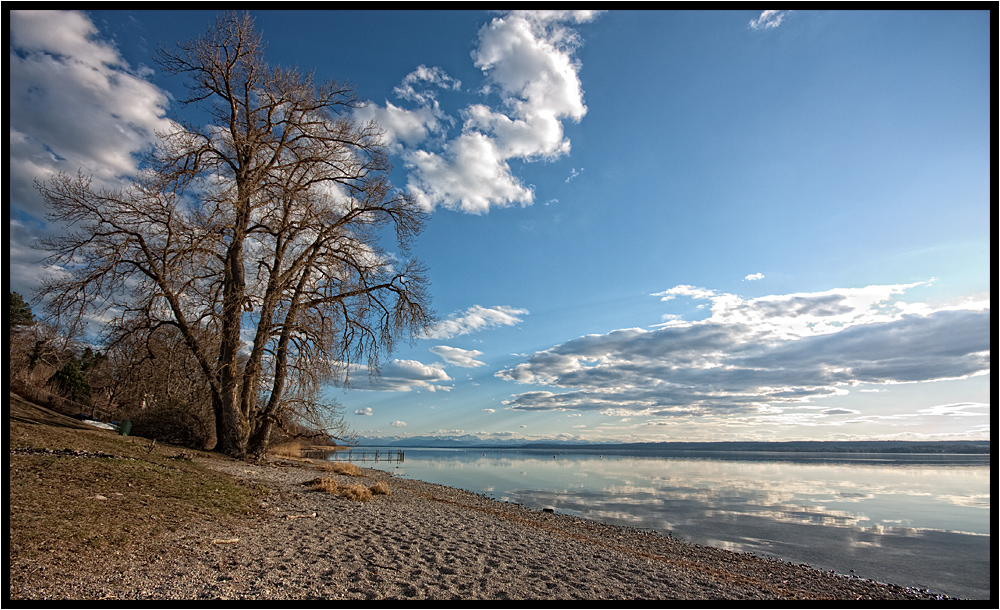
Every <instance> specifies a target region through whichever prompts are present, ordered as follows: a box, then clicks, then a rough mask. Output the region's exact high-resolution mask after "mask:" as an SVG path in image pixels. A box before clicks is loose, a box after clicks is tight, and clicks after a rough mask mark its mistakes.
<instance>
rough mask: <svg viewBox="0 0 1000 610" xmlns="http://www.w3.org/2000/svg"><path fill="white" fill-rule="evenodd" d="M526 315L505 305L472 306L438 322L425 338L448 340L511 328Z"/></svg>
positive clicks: (525, 312)
mask: <svg viewBox="0 0 1000 610" xmlns="http://www.w3.org/2000/svg"><path fill="white" fill-rule="evenodd" d="M527 313H528V310H527V309H516V308H514V307H508V306H506V305H501V306H498V307H482V306H480V305H473V306H472V307H470V308H469V309H467V310H466V311H465V312H463V313H454V314H452V315H450V316H448V317H447V318H446V319H444V320H442V321H440V322H438V323H437V324H436V325H435V326H434V328H432V329H430V330H429V331H427V337H428V338H431V339H449V338H451V337H456V336H458V335H466V334H469V333H472V332H476V331H479V330H483V329H486V328H491V327H494V326H513V325H515V324H517V323H518V322H520V321H521V316H523V315H525V314H527Z"/></svg>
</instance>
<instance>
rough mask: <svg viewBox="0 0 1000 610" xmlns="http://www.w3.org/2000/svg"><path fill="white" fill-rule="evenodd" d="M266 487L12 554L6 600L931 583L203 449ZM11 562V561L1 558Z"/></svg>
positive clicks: (716, 593)
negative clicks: (142, 523) (237, 459)
mask: <svg viewBox="0 0 1000 610" xmlns="http://www.w3.org/2000/svg"><path fill="white" fill-rule="evenodd" d="M211 465H212V466H213V467H215V468H218V469H220V470H225V471H226V472H229V473H230V474H232V475H234V476H237V477H240V478H243V479H249V480H252V481H254V482H257V483H261V484H263V485H265V486H267V487H268V488H269V489H270V494H269V495H268V497H267V498H266V499H265V500H263V501H262V502H261V506H260V510H258V511H255V512H254V513H253V514H252V515H249V516H247V517H246V518H244V519H238V520H233V521H230V522H226V523H219V522H211V521H205V522H199V523H197V524H196V525H194V526H192V527H191V528H188V529H186V530H185V531H178V532H175V533H172V534H169V535H166V536H163V537H157V538H155V539H151V540H148V541H146V542H145V543H144V544H139V545H135V546H134V547H129V548H128V549H123V550H120V551H117V552H116V553H114V554H112V555H110V556H108V557H105V558H102V560H101V561H81V562H80V563H79V564H78V565H74V566H60V567H59V568H58V570H57V571H58V573H59V575H58V577H54V575H53V574H52V572H53V571H56V570H54V569H53V568H51V567H49V568H48V570H46V569H45V567H44V566H38V567H37V568H36V569H34V570H32V569H31V568H30V567H28V568H26V567H25V566H17V573H18V574H19V576H18V581H17V582H11V583H10V592H11V597H12V598H19V599H131V600H137V599H185V600H193V599H297V600H299V599H350V600H357V599H365V600H368V599H435V600H443V599H461V600H476V599H491V600H503V599H527V600H548V599H553V600H555V599H588V600H589V599H595V600H596V599H616V600H639V599H680V600H702V599H717V600H718V599H726V600H736V599H810V600H813V599H837V600H859V599H875V600H903V599H928V598H931V596H930V595H928V594H926V593H923V592H920V591H914V590H910V589H905V588H902V587H897V586H893V585H884V584H877V583H875V582H872V581H868V580H864V579H859V578H849V577H845V576H838V575H835V574H832V573H826V572H821V571H818V570H814V569H811V568H809V567H808V566H800V565H795V564H790V563H784V562H780V561H775V560H770V559H763V558H759V557H755V556H753V555H749V554H740V553H733V552H730V551H725V550H721V549H714V548H710V547H703V546H699V545H694V544H688V543H684V542H681V541H678V540H675V539H673V538H670V537H667V536H661V535H659V534H655V533H651V532H647V531H641V530H636V529H630V528H623V527H619V526H611V525H606V524H602V523H598V522H594V521H589V520H585V519H580V518H577V517H573V516H569V515H560V514H553V513H547V512H543V511H535V510H529V509H527V508H524V507H522V506H519V505H515V504H508V503H502V502H497V501H495V500H492V499H489V498H486V497H484V496H480V495H477V494H473V493H469V492H465V491H461V490H457V489H452V488H448V487H443V486H440V485H433V484H430V483H424V482H421V481H414V480H408V479H397V478H393V477H392V476H391V475H390V474H388V473H385V472H382V471H378V470H370V469H365V470H364V473H365V475H366V476H365V477H364V478H362V479H360V481H361V482H363V483H364V484H365V485H372V484H374V483H375V482H376V481H385V482H386V483H388V485H389V487H390V490H391V493H390V494H389V495H379V496H375V497H374V498H373V499H372V500H370V501H366V502H358V501H354V500H348V499H346V498H342V497H339V496H334V495H330V494H327V493H324V492H320V491H311V490H310V489H309V487H308V486H307V485H305V483H306V482H308V481H310V480H312V479H315V478H316V477H318V476H320V475H321V474H322V476H333V477H334V478H336V479H338V480H339V481H341V482H342V483H345V484H346V483H351V482H355V481H357V479H352V478H351V477H347V476H343V475H329V473H322V472H321V471H319V470H318V469H316V468H314V467H309V466H303V465H301V464H297V463H292V462H287V461H272V462H270V463H268V464H264V465H251V464H244V463H231V462H230V463H226V462H218V463H212V464H211ZM14 567H15V566H11V572H12V573H13V572H14Z"/></svg>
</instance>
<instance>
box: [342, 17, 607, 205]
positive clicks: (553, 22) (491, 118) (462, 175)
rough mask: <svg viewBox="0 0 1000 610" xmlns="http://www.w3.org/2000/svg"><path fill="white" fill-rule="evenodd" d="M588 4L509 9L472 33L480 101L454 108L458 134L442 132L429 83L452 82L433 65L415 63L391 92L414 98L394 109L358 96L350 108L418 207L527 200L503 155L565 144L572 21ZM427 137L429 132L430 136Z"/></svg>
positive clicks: (573, 94) (571, 86)
mask: <svg viewBox="0 0 1000 610" xmlns="http://www.w3.org/2000/svg"><path fill="white" fill-rule="evenodd" d="M594 15H595V13H594V12H593V11H514V12H510V13H507V14H504V15H503V16H500V17H496V18H494V19H493V20H492V21H491V22H490V23H488V24H487V25H485V26H483V27H482V28H481V29H480V31H479V37H478V41H477V46H476V48H475V50H474V51H473V53H472V59H473V62H474V65H475V66H476V67H477V68H479V69H480V70H481V71H482V74H483V76H484V79H485V84H484V86H483V87H482V89H481V91H480V94H481V95H485V97H486V98H487V99H489V100H490V102H491V103H490V104H486V103H480V102H477V103H470V104H467V105H466V106H465V107H464V108H462V109H461V110H460V111H459V114H460V119H461V128H460V132H459V133H458V134H457V135H454V136H453V137H442V136H444V131H445V130H446V129H447V127H450V125H451V120H452V119H451V117H447V116H445V115H444V113H443V112H442V111H441V107H440V104H439V101H438V95H437V93H438V91H439V90H442V89H444V90H451V91H457V90H460V88H461V83H460V82H459V81H458V80H456V79H454V78H452V77H450V76H449V75H448V74H447V73H446V72H445V71H444V70H443V69H441V68H440V67H436V66H434V67H428V66H426V65H420V66H419V67H418V68H417V69H416V70H414V71H413V72H411V73H410V74H408V75H407V76H406V77H405V78H404V79H403V82H402V83H401V84H400V85H399V86H398V87H396V89H395V90H394V93H395V94H396V95H397V96H398V97H399V98H400V99H402V100H406V101H408V102H413V103H415V104H417V105H418V108H416V109H403V108H401V107H399V106H395V105H393V104H391V103H389V102H386V105H385V107H384V108H382V107H379V106H376V105H374V104H368V105H366V106H365V108H363V109H362V110H360V111H359V116H361V117H363V118H367V119H375V120H377V121H378V122H379V123H380V124H381V125H382V126H383V127H384V128H385V130H386V133H387V136H388V139H389V140H390V142H391V143H392V144H393V145H396V146H397V147H398V148H397V149H396V150H397V152H398V153H399V154H400V155H401V158H402V159H403V162H404V166H405V167H406V169H407V170H408V171H409V177H408V183H407V187H408V188H409V190H410V191H411V193H412V194H413V195H414V197H416V199H417V200H418V201H419V202H420V203H421V205H422V206H423V207H424V208H425V209H427V210H433V209H435V208H437V207H444V208H448V209H454V210H459V211H462V212H467V213H473V214H482V213H486V212H488V211H489V210H490V209H491V208H493V207H506V206H511V205H518V204H519V205H529V204H531V203H532V202H533V201H534V192H533V190H532V188H531V187H530V186H528V185H525V184H523V183H522V182H521V181H520V179H518V178H517V177H516V176H515V175H514V174H513V171H512V169H511V166H510V164H509V162H510V161H511V160H521V161H535V160H541V159H554V158H557V157H559V156H562V155H565V154H567V153H568V152H569V150H570V142H569V140H568V139H566V137H565V135H564V132H563V121H566V120H570V121H579V120H580V119H582V118H583V116H584V115H585V114H586V112H587V107H586V105H585V104H584V101H583V87H582V84H581V82H580V78H579V75H578V72H579V68H580V66H579V63H578V61H577V60H576V58H575V51H576V49H577V48H578V47H579V45H580V39H579V35H578V34H577V32H576V31H575V30H574V29H573V27H572V26H573V25H575V24H579V23H583V22H586V21H590V20H591V19H593V18H594ZM432 136H434V137H432Z"/></svg>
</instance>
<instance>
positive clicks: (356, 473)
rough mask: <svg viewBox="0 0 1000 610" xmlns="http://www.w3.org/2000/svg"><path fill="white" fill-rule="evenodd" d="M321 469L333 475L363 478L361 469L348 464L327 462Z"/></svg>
mask: <svg viewBox="0 0 1000 610" xmlns="http://www.w3.org/2000/svg"><path fill="white" fill-rule="evenodd" d="M323 468H324V469H326V470H329V471H330V472H332V473H334V474H343V475H347V476H349V477H361V476H364V473H363V472H362V471H361V469H360V468H358V467H357V466H355V465H354V464H351V463H350V462H327V463H325V464H323Z"/></svg>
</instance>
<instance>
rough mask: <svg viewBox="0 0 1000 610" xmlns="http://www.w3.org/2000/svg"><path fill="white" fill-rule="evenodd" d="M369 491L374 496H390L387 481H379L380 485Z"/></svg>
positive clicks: (373, 486)
mask: <svg viewBox="0 0 1000 610" xmlns="http://www.w3.org/2000/svg"><path fill="white" fill-rule="evenodd" d="M368 489H370V490H371V492H372V493H373V494H375V495H376V496H388V495H389V486H388V485H387V484H386V482H385V481H379V482H378V483H376V484H374V485H372V486H371V487H369V488H368Z"/></svg>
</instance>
